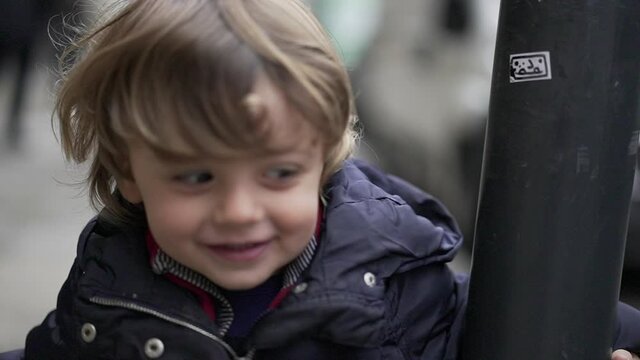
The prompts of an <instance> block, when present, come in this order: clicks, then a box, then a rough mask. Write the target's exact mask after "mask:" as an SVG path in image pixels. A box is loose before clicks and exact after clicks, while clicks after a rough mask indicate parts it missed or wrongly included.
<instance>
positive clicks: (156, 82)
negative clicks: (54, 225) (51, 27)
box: [56, 0, 357, 219]
mask: <svg viewBox="0 0 640 360" xmlns="http://www.w3.org/2000/svg"><path fill="white" fill-rule="evenodd" d="M87 34H88V35H85V36H83V37H81V38H80V39H79V40H77V41H75V42H73V44H72V45H71V46H70V47H69V48H68V49H67V51H66V56H64V57H63V58H62V62H61V63H62V77H63V79H62V82H61V86H60V88H59V90H58V97H57V103H56V114H57V116H58V118H59V125H60V128H59V131H60V140H61V144H62V148H63V150H64V153H65V155H66V157H67V159H68V160H73V161H75V162H78V163H82V162H85V161H89V162H90V164H91V167H90V170H89V173H88V175H87V179H86V182H87V184H88V187H89V196H90V200H91V204H92V205H93V207H94V208H96V209H98V210H99V209H100V208H102V207H104V208H105V209H106V210H107V211H108V212H109V213H110V214H111V215H115V216H116V217H117V218H119V219H131V218H137V217H138V216H139V214H138V215H136V214H133V213H132V212H133V211H134V210H133V209H134V208H132V207H131V206H130V204H126V203H123V201H122V199H121V197H120V195H119V193H118V191H117V181H118V179H121V178H127V177H130V176H131V174H130V171H129V169H128V147H127V141H128V140H131V139H136V140H141V141H143V142H144V143H146V144H147V145H149V146H150V147H152V148H153V149H155V150H158V151H160V152H164V153H173V154H182V155H195V154H202V153H211V152H213V151H216V149H220V148H221V147H223V148H232V149H242V148H247V147H250V148H259V147H260V146H266V143H267V141H268V133H269V132H268V127H269V125H268V124H265V122H264V121H260V120H261V118H260V117H258V116H255V111H252V109H251V108H252V107H254V105H255V104H252V103H254V102H255V101H256V99H255V94H251V90H252V87H253V85H254V82H255V80H256V77H257V75H258V74H260V73H262V74H265V75H266V76H267V77H268V79H269V80H270V81H271V83H272V84H273V85H274V86H276V87H277V88H279V89H280V90H281V91H282V94H283V96H284V98H285V100H286V101H287V102H288V103H289V104H291V105H292V106H293V108H294V109H296V110H297V112H298V113H300V114H302V115H303V116H301V117H302V118H304V119H305V120H306V121H309V122H310V123H311V124H312V125H313V127H314V129H316V130H317V132H318V134H319V135H320V139H321V140H323V145H324V149H325V167H324V173H323V183H324V182H326V180H327V179H328V177H329V176H330V175H331V174H332V173H334V172H335V171H336V170H337V169H338V168H339V167H340V165H341V163H342V161H343V160H345V159H346V158H347V157H348V156H349V155H350V154H351V153H352V151H353V147H354V143H355V140H356V137H357V136H356V131H355V130H354V125H355V115H354V109H353V98H352V93H351V88H350V82H349V78H348V74H347V72H346V69H345V68H344V66H343V64H342V62H341V61H340V59H339V57H338V55H337V54H336V51H335V49H334V48H333V45H332V43H331V40H330V39H329V37H328V36H327V34H326V33H325V31H324V30H323V28H322V26H321V25H320V24H319V23H318V21H317V20H316V19H315V17H314V16H313V15H312V14H311V12H310V10H309V9H308V8H307V6H306V5H305V4H303V3H301V2H300V1H298V0H129V1H122V2H121V3H119V4H118V5H116V8H115V10H114V11H113V15H112V16H109V17H108V18H107V19H106V20H105V21H98V22H97V25H95V27H94V28H93V29H91V30H90V31H89V32H88V33H87ZM259 100H260V99H257V101H258V102H259ZM176 134H178V135H179V136H177V137H176V136H175V135H176Z"/></svg>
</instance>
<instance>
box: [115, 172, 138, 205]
mask: <svg viewBox="0 0 640 360" xmlns="http://www.w3.org/2000/svg"><path fill="white" fill-rule="evenodd" d="M117 183H118V190H119V191H120V194H122V196H123V197H124V198H125V199H126V200H127V201H128V202H130V203H132V204H140V203H141V202H142V194H141V193H140V189H139V188H138V184H136V181H135V180H134V179H133V177H126V178H125V177H121V178H119V179H118V181H117Z"/></svg>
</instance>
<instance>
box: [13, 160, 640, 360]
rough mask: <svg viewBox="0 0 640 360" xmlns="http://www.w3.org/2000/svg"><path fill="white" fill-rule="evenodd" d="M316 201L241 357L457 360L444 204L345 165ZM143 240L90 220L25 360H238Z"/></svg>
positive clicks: (451, 227)
mask: <svg viewBox="0 0 640 360" xmlns="http://www.w3.org/2000/svg"><path fill="white" fill-rule="evenodd" d="M326 194H327V198H328V203H327V206H326V208H325V210H326V214H325V217H324V221H325V224H324V226H323V232H322V235H321V238H320V240H319V243H318V248H317V250H316V253H315V256H314V259H313V261H312V262H311V265H310V266H309V267H308V268H307V269H306V270H305V271H304V273H303V274H302V275H301V277H300V279H299V282H298V285H301V286H296V289H298V290H299V291H294V292H292V293H291V294H289V295H288V296H287V297H286V298H285V299H284V300H283V302H282V303H281V305H280V306H279V307H278V308H277V309H275V310H272V311H271V312H269V313H267V314H266V315H265V316H264V317H262V318H261V319H260V320H259V321H258V322H257V324H256V325H255V327H254V328H253V331H252V334H251V336H250V342H251V345H252V347H253V348H254V349H255V352H253V353H250V354H249V356H248V357H246V358H251V357H253V358H254V359H350V360H356V359H368V360H375V359H423V360H429V359H433V360H443V359H447V360H453V359H456V357H457V349H458V344H459V341H458V340H459V335H460V332H461V327H462V319H463V313H464V307H465V303H466V277H464V276H458V275H455V274H453V273H452V272H451V271H450V270H449V268H448V267H447V265H446V264H447V262H449V261H450V260H451V259H452V258H453V256H454V255H455V252H456V250H457V249H458V248H459V247H460V244H461V236H460V234H459V232H458V229H457V226H456V224H455V222H454V221H453V219H452V218H451V217H450V216H449V214H448V213H447V211H446V210H445V209H444V207H443V206H442V205H441V204H440V203H439V202H438V201H436V200H435V199H434V198H433V197H431V196H430V195H428V194H425V193H424V192H422V191H420V190H418V189H417V188H415V187H413V186H411V185H409V184H407V183H405V182H404V181H402V180H400V179H398V178H396V177H393V176H388V175H386V174H383V173H382V172H380V171H378V170H377V169H375V168H372V167H370V166H368V165H366V164H364V163H361V162H351V161H349V162H347V163H346V164H345V166H344V167H343V169H342V170H340V171H339V172H338V173H336V174H335V175H334V176H333V177H332V179H331V181H330V182H329V184H328V186H327V188H326ZM144 231H145V230H144V229H127V230H123V229H122V228H118V227H113V226H111V225H108V224H106V223H104V222H103V221H102V220H101V219H100V217H99V218H98V219H95V220H93V221H92V222H90V223H89V224H88V225H87V227H86V228H85V230H84V231H83V233H82V234H81V236H80V241H79V245H78V256H77V258H76V260H75V262H74V265H73V268H72V269H71V272H70V274H69V277H68V279H67V281H66V282H65V283H64V285H63V287H62V290H61V291H60V294H59V297H58V304H57V310H56V311H54V312H52V313H50V314H49V316H47V318H46V319H45V321H44V322H43V323H42V324H41V325H40V326H38V327H36V328H34V329H33V330H32V331H31V332H30V334H29V336H28V338H27V343H26V349H25V350H26V351H25V354H26V359H27V360H31V359H38V360H43V359H65V360H69V359H91V360H97V359H147V358H154V357H153V356H155V355H154V354H156V355H157V354H159V353H162V356H161V357H160V358H161V359H239V358H242V357H240V356H238V355H236V354H235V353H234V352H233V350H231V349H230V347H229V346H228V345H227V344H225V343H224V341H223V340H222V339H221V337H220V336H219V333H218V327H217V325H216V324H215V323H214V322H213V321H211V320H210V319H209V317H208V316H206V315H205V313H204V312H203V310H202V309H201V308H200V305H199V303H198V300H197V299H196V298H195V296H194V295H192V294H191V293H190V292H189V291H187V290H185V289H184V288H181V287H179V286H177V285H175V284H174V283H172V282H170V281H168V280H167V279H166V278H164V277H163V276H161V275H157V274H155V273H154V272H153V271H152V270H151V268H150V266H149V263H148V254H147V249H146V246H145V242H144ZM621 309H622V310H621V311H625V314H624V316H623V318H624V319H631V320H628V321H629V324H627V325H625V326H622V325H621V326H619V331H618V339H617V342H616V344H615V346H616V347H619V346H624V347H627V348H630V349H640V346H639V345H640V340H639V339H640V329H638V328H637V327H638V326H637V324H638V323H640V322H638V321H637V319H640V316H638V314H637V313H634V311H635V310H631V309H627V308H621ZM633 316H635V318H634V317H633ZM633 326H635V327H636V328H635V329H634V328H633ZM160 346H162V348H160ZM633 346H635V347H633Z"/></svg>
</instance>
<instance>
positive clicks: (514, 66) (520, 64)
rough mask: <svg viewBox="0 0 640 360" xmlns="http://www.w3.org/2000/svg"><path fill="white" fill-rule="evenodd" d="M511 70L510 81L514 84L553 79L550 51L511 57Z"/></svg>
mask: <svg viewBox="0 0 640 360" xmlns="http://www.w3.org/2000/svg"><path fill="white" fill-rule="evenodd" d="M509 68H510V72H511V73H510V76H509V81H510V82H512V83H514V82H523V81H535V80H550V79H551V62H550V61H549V52H548V51H540V52H530V53H522V54H513V55H510V56H509Z"/></svg>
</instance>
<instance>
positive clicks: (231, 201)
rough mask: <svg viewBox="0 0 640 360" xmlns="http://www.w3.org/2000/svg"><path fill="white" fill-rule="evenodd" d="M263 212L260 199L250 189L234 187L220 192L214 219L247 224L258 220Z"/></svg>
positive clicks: (227, 222)
mask: <svg viewBox="0 0 640 360" xmlns="http://www.w3.org/2000/svg"><path fill="white" fill-rule="evenodd" d="M262 213H263V209H262V207H261V206H260V204H259V201H258V199H257V198H256V196H255V195H254V194H253V193H252V192H251V191H250V190H248V189H244V188H242V187H233V188H230V189H227V190H226V191H225V192H224V193H223V194H218V196H217V199H216V202H215V209H214V220H215V221H216V222H217V223H222V224H246V223H252V222H256V221H258V220H259V219H260V217H261V216H262Z"/></svg>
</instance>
